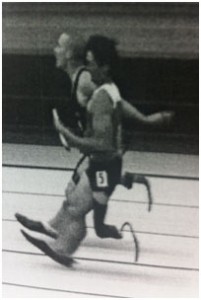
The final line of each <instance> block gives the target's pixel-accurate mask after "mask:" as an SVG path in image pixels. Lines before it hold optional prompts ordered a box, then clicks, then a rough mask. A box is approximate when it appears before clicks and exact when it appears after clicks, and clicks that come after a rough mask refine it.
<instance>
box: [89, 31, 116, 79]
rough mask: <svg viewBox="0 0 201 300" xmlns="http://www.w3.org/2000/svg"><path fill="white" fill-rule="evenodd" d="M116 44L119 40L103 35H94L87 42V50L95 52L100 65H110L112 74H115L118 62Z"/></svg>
mask: <svg viewBox="0 0 201 300" xmlns="http://www.w3.org/2000/svg"><path fill="white" fill-rule="evenodd" d="M116 45H117V42H116V41H115V40H114V39H111V38H108V37H105V36H102V35H92V36H90V38H89V40H88V42H87V44H86V49H85V50H86V52H87V51H91V52H92V53H93V55H94V57H95V60H96V62H97V64H98V65H99V66H103V65H108V66H109V67H110V74H111V75H113V73H114V70H115V69H116V67H117V64H118V53H117V49H116ZM86 52H85V53H86Z"/></svg>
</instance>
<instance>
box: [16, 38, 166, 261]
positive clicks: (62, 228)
mask: <svg viewBox="0 0 201 300" xmlns="http://www.w3.org/2000/svg"><path fill="white" fill-rule="evenodd" d="M64 37H65V35H64V36H63V38H64ZM96 38H97V37H96ZM64 44H65V43H64ZM92 44H93V43H92ZM88 61H89V65H91V67H90V69H91V72H92V73H93V70H92V69H93V64H94V61H95V59H94V57H93V52H92V51H91V52H90V51H88ZM106 66H107V64H106V65H105V67H106ZM103 69H104V68H103ZM105 69H107V67H106V68H105ZM105 71H106V70H105ZM85 74H86V73H85ZM89 75H90V74H89V73H88V75H86V76H85V79H86V78H87V80H83V81H82V83H83V85H82V86H84V84H86V85H87V84H88V83H87V81H89V80H88V79H89V78H90V76H89ZM99 75H100V74H99ZM94 81H96V80H94ZM108 84H109V82H108V83H107V84H106V89H105V87H104V88H103V87H102V88H101V89H102V92H101V89H99V95H100V94H108V95H109V98H110V101H106V102H113V104H112V107H113V108H114V107H115V106H116V104H115V103H118V104H119V103H121V105H120V106H121V113H122V114H123V115H126V113H127V115H129V116H131V115H132V118H133V119H137V120H140V117H142V116H143V115H142V114H141V115H140V113H139V112H138V111H137V110H136V109H135V108H133V111H132V113H131V111H130V105H129V104H126V105H124V104H123V105H122V103H126V101H125V100H122V99H119V98H121V97H120V96H119V93H118V89H117V88H116V86H113V85H112V84H109V88H108V87H107V85H108ZM93 85H94V83H92V82H90V88H89V89H86V88H83V90H85V91H86V90H87V91H89V90H90V89H91V90H92V89H93V88H91V86H93ZM97 86H98V84H97ZM77 88H78V89H79V84H78V85H77ZM100 92H101V93H100ZM89 94H90V93H89ZM108 95H107V97H106V98H108ZM96 97H97V96H95V98H96ZM98 97H101V96H98ZM89 98H90V97H89V96H88V97H85V100H86V102H85V104H86V103H87V110H88V115H90V106H91V105H92V104H90V102H91V103H93V102H94V101H90V102H89V103H88V102H87V101H89ZM111 99H112V101H111ZM113 99H115V100H114V101H113ZM117 99H118V100H117ZM101 101H102V100H101ZM104 101H105V100H103V103H104ZM94 103H95V104H96V101H95V102H94ZM95 104H94V105H95ZM110 104H111V103H110ZM94 105H92V107H93V106H94ZM118 106H119V105H118ZM95 107H96V108H98V107H100V112H99V113H98V114H99V115H100V113H101V112H102V109H103V110H104V109H106V108H107V106H105V108H104V105H103V106H102V105H99V106H97V105H95ZM125 107H127V109H128V107H129V110H127V111H126V109H125ZM131 107H132V106H131ZM98 109H99V108H98ZM107 109H108V108H107ZM107 109H106V111H107ZM110 110H111V107H110V108H109V110H108V111H110ZM165 113H166V116H165V118H166V119H170V117H171V115H170V114H169V113H168V112H165ZM98 114H97V115H98ZM106 115H107V114H106ZM89 119H90V118H89ZM99 119H100V118H99ZM106 119H107V118H106ZM114 119H115V118H114ZM161 119H164V116H163V118H162V117H161V115H160V113H158V114H155V116H154V118H153V117H152V119H150V120H149V121H148V122H149V123H150V124H157V123H158V121H159V123H162V122H161ZM142 121H143V122H145V123H146V117H145V116H143V118H142ZM54 122H55V126H56V128H57V130H58V131H59V133H60V134H62V136H63V137H65V141H67V142H69V144H71V146H76V147H78V148H79V149H80V150H81V151H82V152H84V153H87V155H89V156H90V158H91V161H90V165H91V168H88V169H87V175H88V176H89V178H90V186H92V187H93V188H94V182H93V176H91V175H92V174H93V175H95V174H96V175H97V182H96V186H95V190H94V191H93V197H92V198H95V199H96V198H97V199H98V200H97V199H96V200H94V201H93V205H91V204H92V203H91V200H90V197H91V195H90V192H89V191H88V192H89V193H88V196H89V198H88V200H86V207H87V209H83V213H84V214H86V213H87V212H88V211H89V210H91V209H92V207H93V208H94V224H95V230H96V232H97V235H98V236H100V237H102V238H104V237H113V238H121V234H120V232H119V231H118V230H117V229H116V228H115V227H114V226H111V225H110V226H108V225H105V224H104V223H103V220H104V217H105V214H106V211H107V205H106V204H107V201H108V199H109V196H110V195H111V193H112V191H113V189H114V188H115V185H116V184H117V183H121V182H122V183H123V184H124V185H125V186H127V187H128V185H130V184H132V182H131V178H132V176H130V175H129V176H127V178H126V180H125V178H124V179H123V180H122V179H121V178H120V177H119V176H117V177H118V178H116V179H115V180H116V181H115V182H113V183H111V186H110V188H109V189H107V188H106V186H104V185H105V184H106V183H105V181H106V178H107V177H105V174H107V175H108V174H110V175H111V170H112V169H113V167H112V164H111V165H110V164H109V165H110V169H111V170H102V168H101V170H96V168H95V169H94V162H95V165H96V164H97V161H96V160H97V159H96V157H97V156H98V155H97V154H96V149H93V146H94V144H93V143H92V145H88V146H87V145H85V143H83V142H84V140H85V141H87V140H86V138H82V139H80V138H79V137H76V136H74V135H73V134H72V132H70V131H69V130H67V129H66V128H65V130H64V126H63V125H62V123H61V122H60V120H59V118H58V115H57V113H56V111H54ZM99 123H100V121H99ZM117 127H118V126H117ZM90 131H93V130H92V128H90V126H89V127H88V129H87V130H86V135H87V134H89V136H90ZM102 131H103V130H102ZM87 132H88V133H87ZM67 145H68V144H67ZM97 145H98V144H97ZM91 146H92V148H91V149H89V148H90V147H91ZM110 146H111V145H110ZM90 150H91V151H92V152H93V151H95V152H94V154H93V155H91V154H89V153H90ZM97 151H100V148H99V147H98V149H97ZM104 151H105V149H104ZM106 152H107V151H106ZM117 157H118V155H117V156H116V158H115V159H116V161H118V163H117V164H116V163H115V165H117V166H118V167H117V168H118V172H115V174H120V173H121V171H120V169H121V167H120V165H121V155H120V156H119V158H120V159H119V158H118V159H117ZM93 159H94V161H93ZM98 160H99V159H98ZM98 163H99V161H98ZM107 165H108V164H107ZM113 166H114V165H113ZM106 169H107V168H106ZM83 170H86V167H85V168H84V169H83ZM102 171H104V172H105V171H106V173H104V172H103V173H102ZM96 172H98V173H96ZM107 172H108V173H107ZM77 173H78V175H77V176H75V177H77V180H76V181H78V182H79V180H80V177H81V174H82V172H80V174H79V172H77ZM74 175H75V174H74ZM134 175H135V177H134V178H133V180H134V181H135V182H138V183H144V184H145V185H147V184H146V182H147V180H144V179H143V177H141V178H140V177H139V176H138V177H136V176H137V175H136V174H134ZM90 176H91V177H90ZM128 177H129V180H128ZM111 178H113V175H112V176H110V179H109V181H110V180H111ZM98 182H99V185H102V188H103V187H104V188H105V192H104V194H105V195H104V197H99V196H97V193H99V189H100V186H97V183H98ZM69 185H70V186H71V187H70V188H68V189H67V192H66V197H67V199H69V198H70V197H71V195H72V192H73V191H74V190H75V188H76V187H77V183H76V182H75V181H74V182H70V184H69ZM72 186H73V188H72ZM97 188H98V190H97V191H96V189H97ZM76 190H78V191H79V189H77V188H76ZM94 193H95V196H97V197H95V196H94ZM78 194H79V193H78ZM81 195H83V194H82V193H81ZM77 196H78V195H77ZM75 198H76V197H75ZM67 202H68V200H66V201H64V204H63V205H62V208H61V210H60V211H59V212H58V214H57V216H56V217H55V218H54V219H53V220H51V221H50V222H48V223H45V222H37V221H33V220H30V219H28V218H26V217H24V216H22V215H20V214H16V217H17V219H18V221H19V222H20V223H21V224H23V225H24V226H25V227H27V228H29V229H31V230H35V231H39V232H42V233H45V234H47V235H49V236H51V237H54V238H55V239H56V240H57V242H58V243H57V244H58V245H59V244H60V246H61V247H60V248H62V251H59V252H58V253H60V254H61V252H62V255H63V254H64V255H69V254H71V253H73V252H74V251H75V250H74V249H76V247H78V246H79V243H78V244H77V246H76V247H71V248H72V249H73V250H72V249H71V251H69V249H67V248H66V249H65V245H64V244H65V240H69V239H68V234H69V233H68V226H67V225H69V223H70V222H66V221H65V219H68V221H69V220H70V218H68V217H67V215H68V214H67V215H66V214H65V210H66V207H67V206H69V205H66V203H67ZM75 203H76V200H75ZM81 214H82V213H81ZM58 224H59V225H58ZM81 227H82V226H81ZM84 235H85V234H84ZM84 235H82V238H81V239H80V241H81V240H82V239H83V237H84ZM75 236H76V234H75ZM61 237H62V238H61ZM26 238H28V236H27V235H26ZM32 242H33V240H32ZM69 242H70V240H69ZM54 246H55V244H53V248H54V249H55V251H57V250H58V249H56V248H55V247H54ZM43 248H44V247H43ZM46 248H47V247H46ZM53 248H50V249H51V250H52V249H53ZM64 249H65V250H66V252H65V250H64ZM60 250H61V249H60ZM43 251H44V250H43ZM45 251H46V252H47V249H46V250H45ZM49 252H51V251H49ZM56 253H57V252H56Z"/></svg>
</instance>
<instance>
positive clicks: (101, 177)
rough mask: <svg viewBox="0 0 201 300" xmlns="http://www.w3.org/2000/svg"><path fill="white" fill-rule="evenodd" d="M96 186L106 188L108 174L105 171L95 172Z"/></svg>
mask: <svg viewBox="0 0 201 300" xmlns="http://www.w3.org/2000/svg"><path fill="white" fill-rule="evenodd" d="M96 186H97V187H108V174H107V172H106V171H96Z"/></svg>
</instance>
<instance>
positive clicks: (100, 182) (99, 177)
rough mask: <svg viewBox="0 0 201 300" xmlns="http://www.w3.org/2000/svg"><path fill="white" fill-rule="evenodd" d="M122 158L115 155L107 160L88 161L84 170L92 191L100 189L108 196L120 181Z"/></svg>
mask: <svg viewBox="0 0 201 300" xmlns="http://www.w3.org/2000/svg"><path fill="white" fill-rule="evenodd" d="M121 169H122V158H121V157H119V156H118V157H115V158H112V159H110V160H107V161H100V162H99V161H94V160H93V159H91V160H90V161H89V167H88V169H87V171H86V173H87V175H88V177H89V181H90V184H91V188H92V191H94V192H97V191H102V192H105V193H106V194H107V195H108V196H110V195H111V194H112V192H113V191H114V188H115V187H116V185H117V184H119V183H120V181H121Z"/></svg>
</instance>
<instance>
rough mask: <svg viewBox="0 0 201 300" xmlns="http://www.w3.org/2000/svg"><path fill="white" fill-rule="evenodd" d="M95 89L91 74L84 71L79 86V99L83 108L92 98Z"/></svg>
mask: <svg viewBox="0 0 201 300" xmlns="http://www.w3.org/2000/svg"><path fill="white" fill-rule="evenodd" d="M95 89H96V85H95V84H94V83H93V81H92V79H91V74H90V73H89V71H83V72H82V73H81V75H80V77H79V81H78V86H77V99H78V101H79V102H80V104H81V105H82V106H84V105H85V104H86V102H87V101H88V99H90V98H91V96H92V94H93V92H94V90H95Z"/></svg>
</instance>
